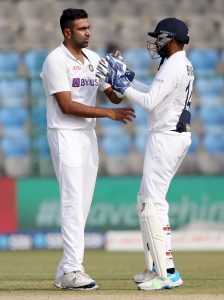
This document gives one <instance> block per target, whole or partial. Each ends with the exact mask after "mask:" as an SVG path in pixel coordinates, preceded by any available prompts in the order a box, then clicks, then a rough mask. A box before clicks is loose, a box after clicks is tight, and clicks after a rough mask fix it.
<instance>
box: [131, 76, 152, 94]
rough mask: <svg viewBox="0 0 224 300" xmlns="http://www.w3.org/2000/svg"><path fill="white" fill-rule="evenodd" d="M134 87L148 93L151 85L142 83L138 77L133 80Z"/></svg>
mask: <svg viewBox="0 0 224 300" xmlns="http://www.w3.org/2000/svg"><path fill="white" fill-rule="evenodd" d="M133 88H134V89H135V90H137V91H139V92H142V93H148V92H149V89H150V87H149V86H148V85H146V84H144V83H141V82H140V81H138V80H136V79H134V80H133Z"/></svg>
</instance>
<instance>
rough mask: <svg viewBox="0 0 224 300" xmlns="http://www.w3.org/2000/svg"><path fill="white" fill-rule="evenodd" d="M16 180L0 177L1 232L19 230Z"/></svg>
mask: <svg viewBox="0 0 224 300" xmlns="http://www.w3.org/2000/svg"><path fill="white" fill-rule="evenodd" d="M16 207H17V203H16V180H14V179H11V178H0V234H1V233H10V232H14V231H16V230H17V211H16Z"/></svg>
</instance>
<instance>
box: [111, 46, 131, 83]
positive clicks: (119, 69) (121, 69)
mask: <svg viewBox="0 0 224 300" xmlns="http://www.w3.org/2000/svg"><path fill="white" fill-rule="evenodd" d="M106 60H107V61H108V63H109V65H110V67H111V68H112V69H114V70H115V71H116V73H117V74H119V75H125V77H127V79H128V80H129V81H130V82H132V81H133V80H134V78H135V72H133V71H132V70H131V69H129V68H128V67H127V66H126V64H125V63H124V61H123V57H122V56H121V54H120V52H119V51H117V53H116V54H115V55H113V54H107V55H106Z"/></svg>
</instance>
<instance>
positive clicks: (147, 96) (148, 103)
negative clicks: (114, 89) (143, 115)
mask: <svg viewBox="0 0 224 300" xmlns="http://www.w3.org/2000/svg"><path fill="white" fill-rule="evenodd" d="M124 95H125V96H126V97H127V98H128V99H129V100H130V101H131V102H132V103H135V104H137V105H139V106H141V107H142V108H144V109H146V110H147V111H152V110H153V109H154V107H155V106H156V104H157V103H156V102H155V101H153V97H152V96H151V93H142V92H139V91H136V90H135V89H133V88H132V87H130V88H127V89H126V91H125V93H124Z"/></svg>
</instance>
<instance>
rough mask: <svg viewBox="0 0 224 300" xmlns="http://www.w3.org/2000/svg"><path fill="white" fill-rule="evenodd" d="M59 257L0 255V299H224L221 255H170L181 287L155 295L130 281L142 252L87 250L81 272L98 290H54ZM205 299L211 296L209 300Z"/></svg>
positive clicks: (223, 257) (41, 253)
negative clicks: (90, 279) (179, 276)
mask: <svg viewBox="0 0 224 300" xmlns="http://www.w3.org/2000/svg"><path fill="white" fill-rule="evenodd" d="M61 255H62V252H61V251H50V250H48V251H47V250H42V251H25V252H19V251H15V252H14V251H11V252H0V299H37V298H38V299H61V300H63V299H84V298H80V297H81V296H80V295H81V294H82V295H83V293H85V297H86V298H85V299H114V300H115V299H120V300H121V299H140V298H139V297H138V296H139V295H140V296H141V299H143V298H142V297H144V298H146V297H147V299H163V298H158V297H160V296H162V295H164V297H166V295H167V296H172V298H169V297H168V298H167V297H166V298H164V299H185V295H192V296H193V295H201V298H200V299H212V300H215V299H224V253H222V252H189V253H183V252H179V253H175V254H174V255H175V262H176V266H177V268H178V269H179V270H180V273H181V275H182V279H183V280H184V285H183V286H182V287H181V288H178V289H173V290H163V291H155V292H149V291H148V292H145V291H138V290H137V288H136V285H135V284H134V283H133V282H132V280H131V279H132V276H133V274H135V273H138V272H140V271H142V270H143V269H144V259H143V253H140V252H106V251H101V250H100V251H99V250H95V251H92V250H91V251H90V250H88V251H86V254H85V267H86V272H87V273H89V274H90V275H91V276H92V277H93V278H94V279H95V280H96V281H97V284H98V285H99V288H100V289H99V290H98V291H92V292H90V291H88V292H86V291H84V292H83V291H82V292H81V291H78V292H77V291H59V290H56V289H53V288H52V281H53V278H54V273H55V269H56V266H57V264H58V262H59V260H60V258H61ZM87 295H89V296H87ZM93 295H95V296H94V298H92V296H93ZM102 295H103V297H102ZM106 295H107V296H109V295H110V296H112V297H111V298H108V297H106ZM175 295H176V296H175ZM178 295H179V297H177V296H178ZM181 295H182V296H181ZM209 295H210V296H211V295H213V296H212V297H211V298H210V296H209ZM19 296H21V297H20V298H16V297H19ZM37 296H38V297H37ZM70 296H71V298H69V297H70ZM74 296H75V298H74ZM151 296H154V298H151ZM176 297H177V298H176ZM186 299H187V298H186ZM193 299H197V298H195V297H194V298H193Z"/></svg>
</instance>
